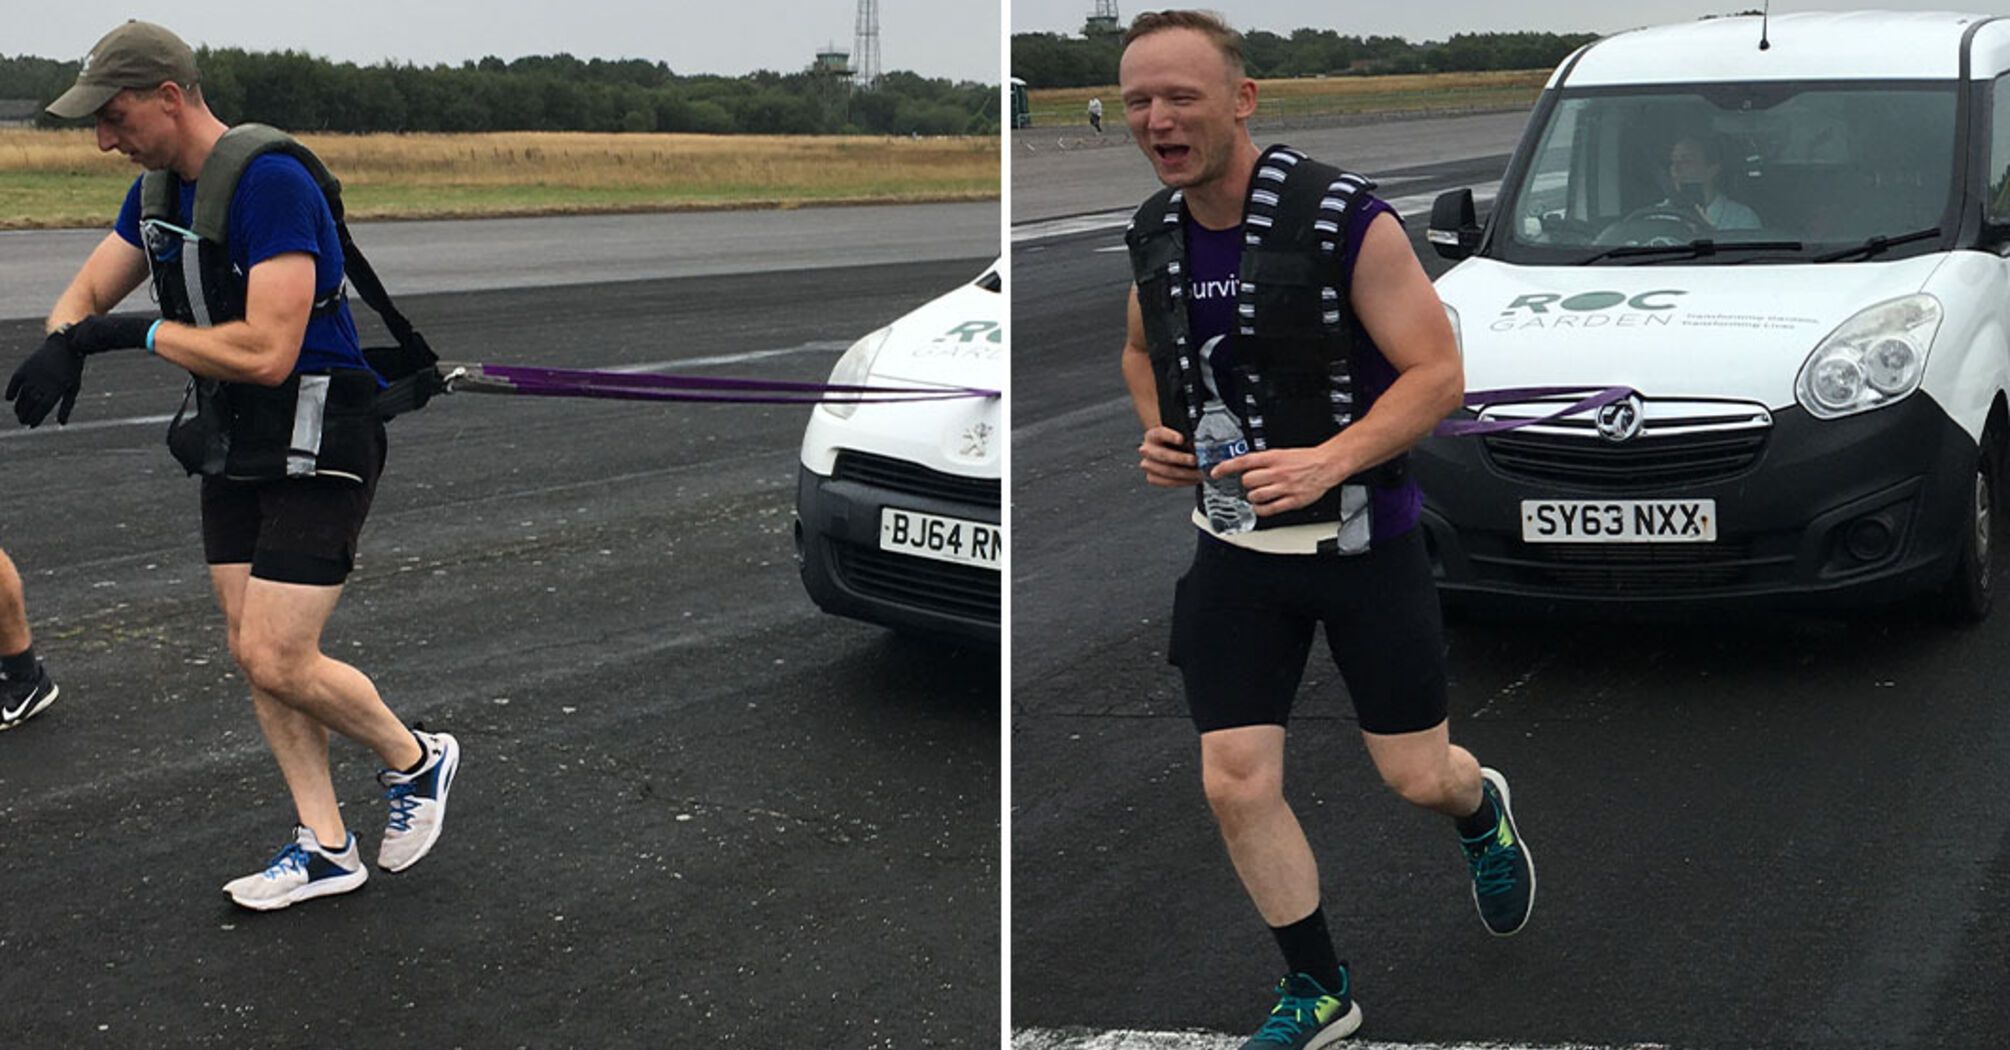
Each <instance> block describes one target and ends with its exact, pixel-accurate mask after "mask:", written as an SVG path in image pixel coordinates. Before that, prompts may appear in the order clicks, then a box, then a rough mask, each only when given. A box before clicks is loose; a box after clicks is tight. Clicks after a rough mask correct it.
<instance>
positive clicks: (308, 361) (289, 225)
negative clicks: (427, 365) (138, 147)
mask: <svg viewBox="0 0 2010 1050" xmlns="http://www.w3.org/2000/svg"><path fill="white" fill-rule="evenodd" d="M194 214H195V183H193V182H183V183H182V184H181V215H180V219H179V220H178V221H176V223H175V224H176V225H177V226H187V225H188V224H189V222H190V217H191V216H193V215H194ZM113 229H114V230H115V231H116V232H117V233H118V235H119V236H120V237H121V238H123V239H124V240H125V241H126V243H128V244H130V245H132V246H133V247H135V248H138V249H140V250H141V251H145V250H146V242H145V240H143V239H142V238H141V236H140V181H139V180H138V179H134V180H133V187H132V189H131V190H129V191H127V193H126V203H125V206H124V207H122V208H120V209H119V219H118V222H117V223H116V224H115V225H114V226H113ZM180 247H181V246H180V243H179V242H175V243H174V245H173V247H172V248H171V249H170V250H171V251H179V250H180ZM287 252H306V253H308V254H309V255H312V256H314V298H315V301H317V302H318V301H320V300H322V299H325V298H327V297H328V296H330V295H333V294H334V293H335V290H336V289H338V288H340V287H341V286H342V239H341V237H340V236H339V235H337V234H336V232H335V215H334V213H333V212H330V211H329V210H328V199H327V198H326V197H323V196H322V195H321V187H319V186H317V185H315V183H314V177H313V176H312V175H309V174H308V173H307V169H306V167H305V166H303V165H302V164H301V163H300V162H299V161H297V160H295V159H293V158H292V157H289V156H286V155H285V154H280V153H267V154H264V155H262V156H259V157H258V158H256V159H254V160H253V161H252V162H251V163H250V164H249V165H247V166H246V167H245V169H244V174H243V176H242V177H240V178H239V179H238V180H237V192H236V193H234V194H232V195H231V198H230V265H231V268H232V269H233V270H235V271H236V272H237V273H238V274H239V275H243V274H248V273H250V272H251V268H252V267H254V266H257V265H258V264H259V263H262V262H264V261H265V260H267V259H270V258H272V257H273V256H275V255H284V254H286V253H287ZM191 261H193V260H191ZM360 346H361V344H360V342H359V341H358V340H357V337H356V319H355V318H354V317H353V316H351V315H350V313H349V304H348V302H347V301H346V300H344V301H343V302H342V303H341V304H340V306H338V307H337V308H336V309H335V310H334V311H333V312H331V313H328V314H325V315H322V316H319V317H310V318H308V320H307V332H306V335H305V336H304V338H302V339H301V347H300V359H299V361H297V362H295V363H294V366H293V370H294V372H296V373H298V372H321V371H326V370H327V369H330V368H367V367H369V366H368V365H367V364H365V363H364V361H363V351H362V350H361V349H360Z"/></svg>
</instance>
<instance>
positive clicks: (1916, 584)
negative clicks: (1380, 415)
mask: <svg viewBox="0 0 2010 1050" xmlns="http://www.w3.org/2000/svg"><path fill="white" fill-rule="evenodd" d="M1589 440H1593V441H1597V440H1601V439H1589ZM1556 441H1557V443H1558V448H1559V450H1560V451H1562V452H1564V453H1570V452H1576V451H1582V450H1584V446H1583V444H1582V443H1584V442H1586V441H1587V439H1584V438H1558V439H1556ZM1564 442H1578V443H1580V445H1579V446H1578V447H1577V448H1574V449H1565V448H1563V447H1562V443H1564ZM1601 447H1603V448H1605V449H1606V450H1607V451H1611V450H1612V446H1601ZM1529 448H1530V446H1528V445H1527V444H1524V445H1522V446H1521V449H1520V451H1522V452H1523V453H1526V452H1527V451H1528V449H1529ZM1670 451H1671V450H1670V448H1669V447H1667V446H1663V447H1662V448H1661V449H1660V450H1658V452H1657V453H1655V454H1653V455H1648V454H1647V453H1646V451H1645V450H1643V452H1642V454H1641V456H1640V459H1639V462H1640V463H1641V464H1642V468H1641V469H1640V470H1639V471H1637V472H1629V471H1627V470H1625V469H1623V468H1624V465H1625V462H1626V460H1624V459H1618V460H1615V461H1614V462H1615V463H1617V464H1619V465H1620V466H1621V467H1622V469H1621V470H1619V471H1617V472H1616V476H1615V475H1613V474H1609V475H1608V476H1607V479H1606V480H1602V481H1592V480H1589V479H1588V478H1586V477H1584V476H1582V475H1576V476H1573V475H1572V474H1571V470H1572V469H1573V468H1572V466H1571V463H1572V462H1573V461H1572V460H1571V459H1570V457H1569V456H1568V455H1567V454H1566V455H1560V456H1558V457H1556V459H1555V460H1554V461H1553V462H1547V463H1546V462H1545V461H1544V460H1543V459H1542V457H1541V454H1540V453H1541V449H1540V445H1539V444H1538V446H1536V452H1537V454H1536V455H1535V456H1533V457H1531V456H1528V455H1525V454H1524V455H1514V454H1509V452H1508V446H1505V445H1501V444H1498V443H1496V442H1494V441H1493V440H1492V439H1490V438H1473V437H1461V438H1431V439H1428V440H1426V441H1425V442H1423V443H1422V444H1420V445H1419V446H1418V448H1417V449H1416V451H1415V452H1414V453H1413V454H1412V456H1411V462H1412V464H1413V468H1414V470H1415V474H1416V477H1417V479H1418V481H1419V482H1420V483H1421V485H1422V487H1423V490H1424V499H1425V504H1424V511H1423V516H1422V522H1421V523H1422V525H1423V527H1424V528H1425V530H1426V531H1425V536H1426V538H1427V541H1428V544H1429V547H1430V550H1431V555H1432V563H1433V569H1434V571H1435V573H1436V575H1437V581H1438V587H1439V591H1440V593H1441V594H1442V595H1443V596H1444V597H1445V598H1446V599H1447V600H1448V601H1451V602H1453V603H1454V604H1459V603H1462V602H1465V601H1466V600H1471V601H1470V602H1469V603H1470V604H1492V603H1494V602H1497V601H1506V602H1508V603H1510V604H1512V605H1515V606H1526V605H1529V604H1536V605H1548V606H1552V607H1555V606H1571V605H1582V606H1587V607H1600V606H1624V607H1631V608H1636V609H1642V610H1661V611H1673V610H1678V609H1685V608H1687V607H1691V606H1695V607H1714V608H1721V607H1725V606H1761V607H1775V606H1785V607H1804V608H1814V609H1824V610H1832V609H1837V608H1841V607H1858V606H1867V605H1878V604H1884V603H1889V602H1894V601H1897V600H1900V599H1903V598H1906V597H1908V596H1912V595H1915V594H1918V593H1920V592H1923V591H1928V590H1932V589H1934V588H1937V587H1939V586H1940V585H1941V584H1943V583H1945V582H1946V581H1947V580H1948V579H1950V578H1951V576H1952V574H1953V572H1954V567H1955V564H1956V562H1957V561H1958V559H1959V554H1960V546H1961V538H1962V535H1963V531H1962V530H1964V529H1966V528H1969V527H1970V526H1971V524H1972V522H1971V520H1970V513H1971V511H1970V505H1971V503H1970V501H1971V499H1972V493H1973V484H1974V477H1975V467H1976V463H1977V456H1978V454H1979V450H1978V447H1977V445H1976V443H1975V440H1974V439H1973V438H1971V437H1970V436H1969V435H1968V433H1967V432H1966V431H1965V430H1963V429H1962V428H1961V427H1959V426H1957V425H1956V424H1955V422H1954V421H1953V420H1952V419H1950V418H1949V417H1948V416H1947V415H1946V413H1945V412H1943V411H1942V410H1941V408H1940V406H1939V405H1938V404H1936V403H1935V402H1934V401H1933V399H1932V398H1930V397H1927V396H1924V395H1920V394H1915V395H1914V396H1912V397H1909V398H1907V399H1905V400H1904V401H1902V402H1900V403H1898V404H1896V405H1893V406H1891V407H1889V408H1884V409H1878V410H1874V411H1871V412H1866V413H1862V414H1860V415H1856V416H1850V417H1847V418H1843V419H1837V420H1820V419H1815V418H1814V417H1812V416H1810V415H1808V413H1807V412H1806V411H1805V410H1803V409H1801V408H1800V407H1798V406H1794V407H1790V408H1786V409H1781V410H1778V411H1776V412H1774V413H1773V422H1772V426H1771V427H1770V428H1768V429H1767V430H1766V431H1765V432H1764V433H1763V434H1762V435H1761V436H1760V437H1759V438H1758V440H1757V441H1756V442H1755V443H1754V444H1753V445H1751V446H1748V447H1745V448H1743V449H1740V450H1738V451H1736V452H1735V453H1729V454H1727V453H1726V451H1725V449H1724V448H1723V446H1722V445H1717V446H1714V447H1712V446H1708V444H1707V443H1706V442H1703V441H1697V442H1695V459H1694V461H1693V462H1692V463H1691V464H1690V469H1688V470H1687V471H1684V470H1681V469H1678V468H1679V467H1680V466H1681V460H1682V457H1683V455H1684V450H1681V449H1675V450H1673V454H1672V455H1671V454H1670ZM1623 455H1630V453H1623ZM1707 457H1715V458H1707ZM1713 463H1714V464H1720V466H1718V467H1712V466H1710V465H1709V464H1713ZM1650 467H1651V468H1652V469H1649V468H1650ZM1657 471H1660V472H1662V473H1664V474H1665V475H1666V476H1668V477H1670V478H1678V479H1680V480H1676V481H1671V482H1669V483H1667V484H1660V483H1657V482H1656V481H1655V480H1654V478H1655V477H1656V476H1657V473H1656V472H1657ZM1551 499H1554V500H1622V499H1625V500H1643V499H1645V500H1658V499H1680V500H1687V499H1710V500H1714V501H1715V502H1716V517H1717V533H1716V539H1715V541H1714V542H1698V543H1528V542H1524V541H1523V539H1522V516H1521V502H1522V501H1523V500H1551Z"/></svg>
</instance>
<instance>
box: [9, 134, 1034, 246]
mask: <svg viewBox="0 0 2010 1050" xmlns="http://www.w3.org/2000/svg"><path fill="white" fill-rule="evenodd" d="M301 139H302V141H304V142H306V143H307V145H308V146H309V147H310V148H311V149H313V150H314V151H315V152H316V153H317V154H319V155H320V156H321V158H322V159H323V160H324V161H326V162H327V163H328V166H329V167H330V168H331V169H333V170H334V172H335V173H336V175H337V176H339V177H340V178H341V179H342V185H343V200H344V201H345V202H346V203H347V205H348V209H349V214H350V216H351V217H352V218H359V219H386V218H439V217H446V216H468V217H472V216H494V215H545V214H560V213H567V212H609V211H669V210H678V209H696V208H738V207H795V206H799V205H807V204H848V203H897V202H918V201H942V200H988V199H995V198H996V197H998V195H999V142H998V140H997V139H996V138H921V139H905V138H860V137H854V136H817V137H790V136H752V135H601V134H577V133H564V132H548V133H547V132H522V133H510V132H504V133H496V134H485V135H303V136H301ZM135 174H136V169H135V168H134V167H133V165H132V164H131V163H130V162H128V161H127V160H126V159H125V158H124V157H121V156H119V155H118V154H115V153H114V154H104V153H99V152H98V150H97V147H96V145H95V144H94V141H93V138H92V133H91V132H90V131H88V130H77V131H70V130H66V131H37V130H33V129H0V228H12V229H20V228H27V227H60V226H102V225H106V224H108V223H110V221H111V219H112V217H113V215H115V214H116V210H117V208H118V204H119V201H120V199H121V196H122V195H123V193H124V192H125V189H126V186H127V185H128V184H129V183H130V182H131V181H132V178H133V176H134V175H135Z"/></svg>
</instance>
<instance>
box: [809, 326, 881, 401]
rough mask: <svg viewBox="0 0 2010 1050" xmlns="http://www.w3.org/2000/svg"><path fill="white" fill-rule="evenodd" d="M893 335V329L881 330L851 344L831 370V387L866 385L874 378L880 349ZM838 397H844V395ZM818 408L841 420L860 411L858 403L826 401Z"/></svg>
mask: <svg viewBox="0 0 2010 1050" xmlns="http://www.w3.org/2000/svg"><path fill="white" fill-rule="evenodd" d="M892 334H893V329H892V328H891V327H887V328H881V329H879V330H878V331H875V332H870V333H868V334H867V335H866V336H865V338H863V339H860V340H859V341H858V342H856V343H853V344H851V349H849V350H846V351H845V352H844V356H843V357H840V358H838V363H837V365H836V366H835V367H833V368H832V369H831V377H830V380H829V382H830V385H832V386H864V385H866V380H867V379H869V378H871V376H872V362H873V359H874V358H876V357H878V356H879V349H880V347H883V346H885V345H886V340H887V337H888V336H891V335H892ZM838 396H840V397H842V396H844V395H838ZM818 407H820V408H822V409H823V410H824V411H826V412H829V413H830V414H831V415H834V416H836V417H838V418H839V419H850V418H851V416H852V413H854V412H857V411H858V402H856V401H825V402H823V403H822V404H821V405H820V406H818Z"/></svg>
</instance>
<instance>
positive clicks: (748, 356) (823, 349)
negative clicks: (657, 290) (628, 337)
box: [607, 339, 851, 373]
mask: <svg viewBox="0 0 2010 1050" xmlns="http://www.w3.org/2000/svg"><path fill="white" fill-rule="evenodd" d="M849 349H851V342H850V341H846V340H838V339H818V340H815V341H813V342H808V343H803V344H801V345H799V346H785V347H781V348H779V349H775V350H748V351H745V352H743V353H738V354H717V355H714V356H712V357H680V358H677V359H675V360H671V361H652V362H650V363H648V364H642V365H622V366H621V367H620V368H610V369H607V371H609V372H627V373H635V372H661V371H663V370H664V369H666V368H692V367H696V366H700V365H737V364H744V363H746V362H748V361H762V360H766V359H767V358H770V357H787V356H789V355H790V354H811V353H817V354H830V353H843V352H844V351H846V350H849Z"/></svg>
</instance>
